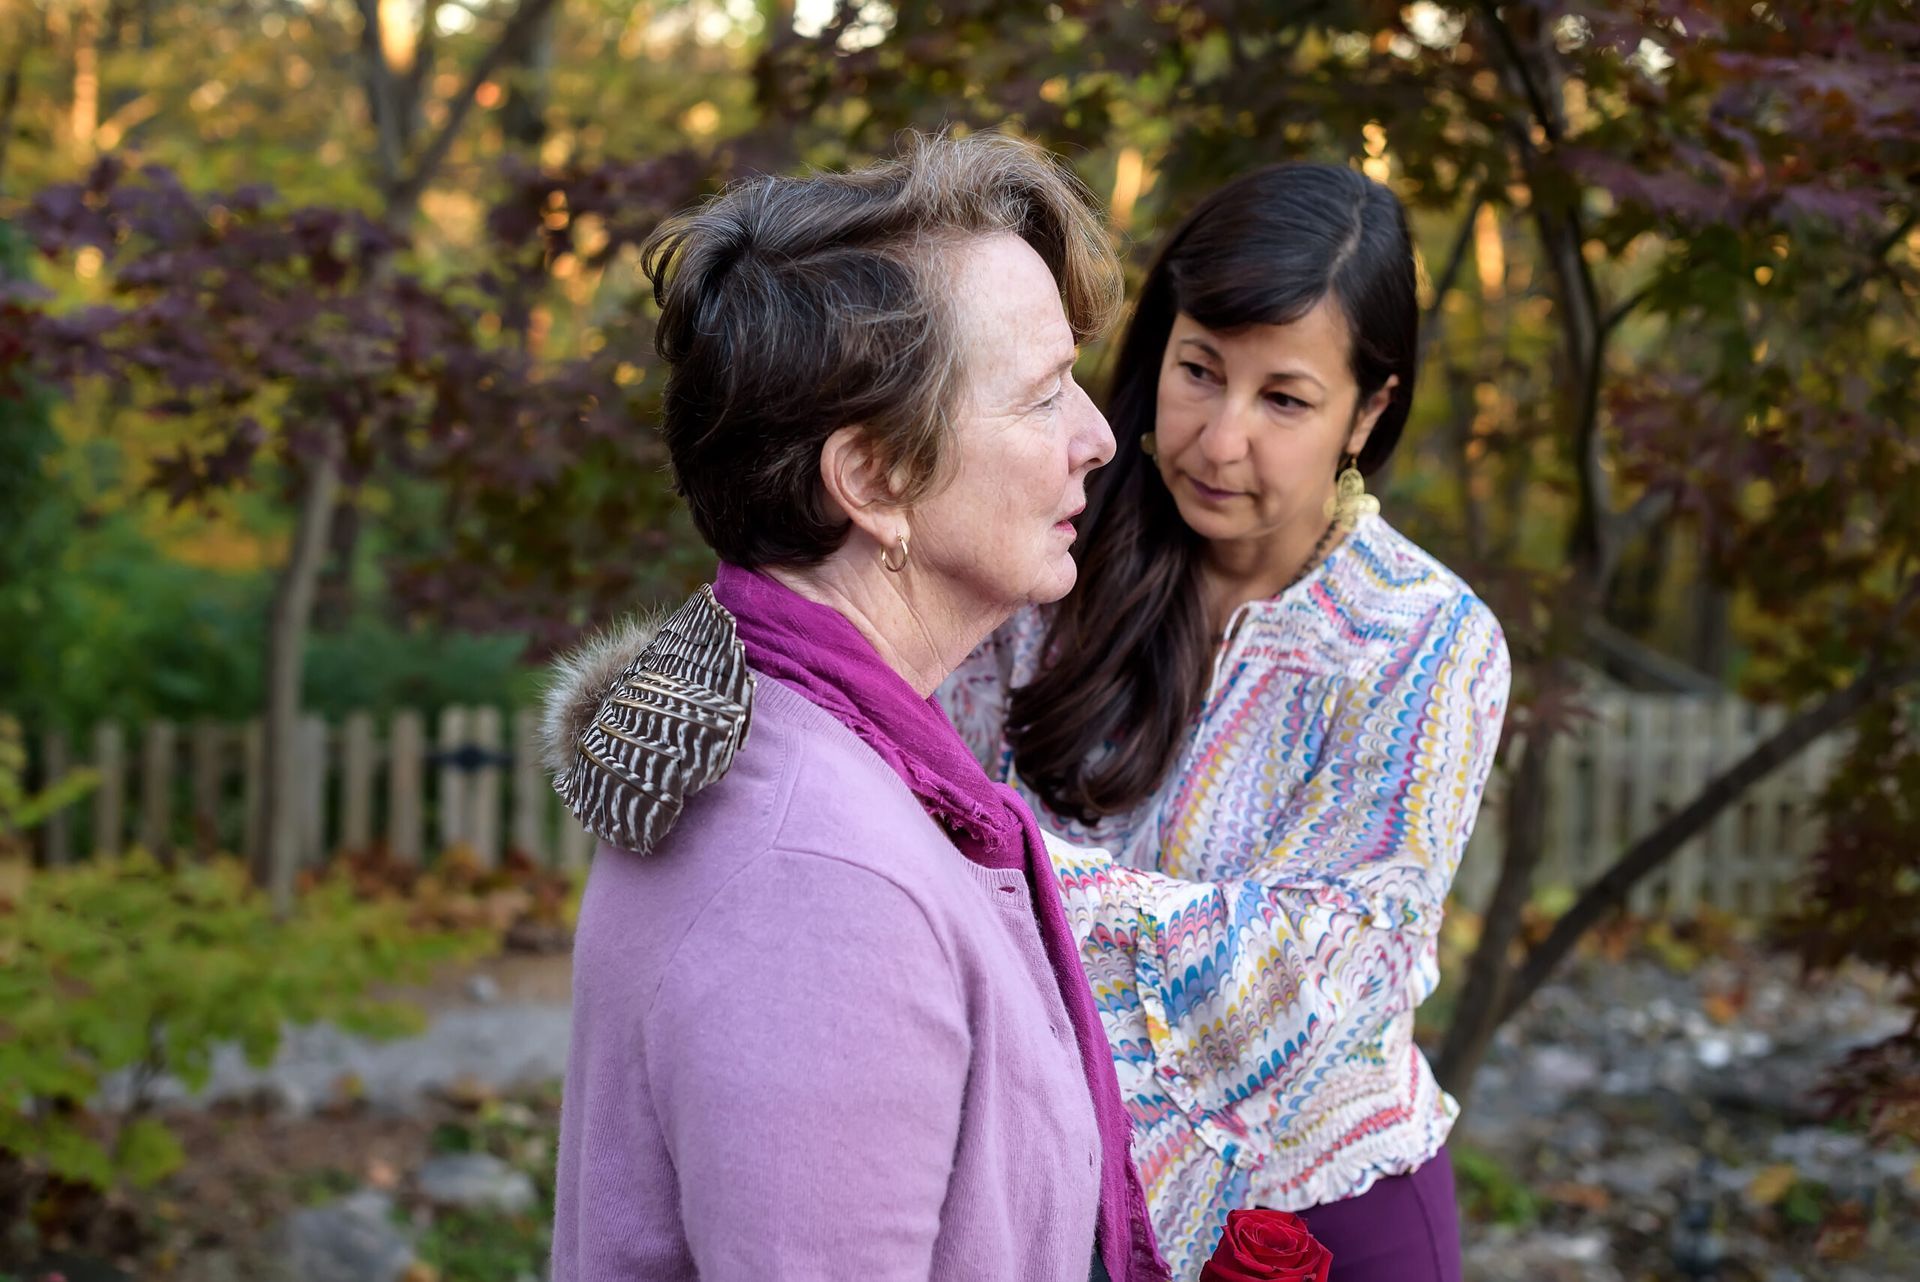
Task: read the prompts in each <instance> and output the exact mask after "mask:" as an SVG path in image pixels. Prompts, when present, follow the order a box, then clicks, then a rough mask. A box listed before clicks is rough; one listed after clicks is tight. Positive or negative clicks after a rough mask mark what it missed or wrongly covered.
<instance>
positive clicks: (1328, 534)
mask: <svg viewBox="0 0 1920 1282" xmlns="http://www.w3.org/2000/svg"><path fill="white" fill-rule="evenodd" d="M1338 524H1339V522H1338V521H1328V522H1327V528H1326V529H1324V530H1322V531H1320V541H1319V542H1317V543H1315V544H1314V545H1313V551H1311V552H1309V553H1307V559H1306V560H1304V561H1302V562H1301V563H1300V568H1299V569H1297V570H1295V571H1294V572H1293V577H1292V578H1291V579H1288V580H1287V586H1286V587H1284V588H1281V589H1280V592H1279V595H1281V596H1284V595H1286V594H1287V593H1288V592H1291V591H1292V590H1293V589H1294V588H1295V587H1296V586H1297V585H1298V584H1299V582H1300V580H1302V579H1304V578H1306V577H1307V574H1308V572H1309V571H1311V570H1312V569H1313V567H1314V566H1316V565H1318V564H1320V558H1321V557H1322V556H1324V555H1325V554H1326V551H1327V544H1328V543H1330V542H1331V541H1332V540H1333V527H1334V526H1336V525H1338Z"/></svg>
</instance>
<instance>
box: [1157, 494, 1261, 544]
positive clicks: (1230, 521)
mask: <svg viewBox="0 0 1920 1282" xmlns="http://www.w3.org/2000/svg"><path fill="white" fill-rule="evenodd" d="M1174 506H1175V507H1176V508H1178V509H1179V510H1180V519H1181V520H1182V521H1185V522H1186V523H1187V528H1188V529H1190V530H1192V531H1193V532H1194V533H1195V534H1198V535H1199V536H1200V537H1201V538H1203V539H1236V538H1243V537H1245V535H1246V530H1245V528H1244V527H1245V525H1246V522H1245V521H1242V520H1239V519H1237V518H1236V517H1234V516H1233V515H1231V514H1229V513H1226V512H1222V511H1220V510H1219V509H1217V508H1212V507H1202V506H1200V505H1198V504H1193V503H1185V502H1181V501H1180V500H1179V498H1177V497H1176V498H1175V500H1174Z"/></svg>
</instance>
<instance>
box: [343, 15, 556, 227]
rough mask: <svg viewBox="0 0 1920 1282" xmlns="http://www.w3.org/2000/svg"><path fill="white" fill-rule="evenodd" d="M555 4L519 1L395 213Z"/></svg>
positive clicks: (414, 195)
mask: <svg viewBox="0 0 1920 1282" xmlns="http://www.w3.org/2000/svg"><path fill="white" fill-rule="evenodd" d="M366 2H367V0H362V3H363V4H364V3H366ZM554 3H555V0H520V7H519V8H517V9H515V10H514V11H513V16H512V17H511V18H508V19H507V25H506V26H505V27H504V28H502V29H501V31H500V35H499V37H498V38H496V39H495V40H494V42H493V44H491V45H490V46H488V48H487V51H486V53H484V54H482V55H481V57H480V61H479V62H477V63H475V64H474V67H473V70H472V71H471V72H469V73H468V75H467V79H466V83H465V84H463V85H461V86H460V92H459V93H458V94H457V95H455V97H454V99H453V101H452V102H451V103H450V104H448V109H447V118H446V120H445V121H444V122H443V123H442V124H441V126H440V130H439V132H438V133H436V134H435V135H434V136H433V141H432V142H430V143H428V144H427V146H426V148H425V149H424V150H423V151H422V152H421V153H420V158H419V159H418V160H417V161H415V162H414V166H413V170H412V172H411V173H409V174H408V175H407V177H406V180H405V181H404V182H402V183H401V184H400V185H399V187H398V188H397V189H396V190H395V191H394V194H393V199H392V203H391V210H392V211H393V212H394V213H396V214H398V213H399V212H401V211H407V210H411V209H412V208H413V203H414V201H416V200H418V199H419V198H420V193H421V192H423V191H425V190H426V188H427V184H428V183H430V182H432V181H433V177H434V174H435V173H436V172H437V171H438V170H439V168H440V166H441V164H442V163H444V162H445V160H446V158H447V153H448V152H449V151H451V150H452V149H453V141H454V139H455V138H456V137H458V136H459V134H460V128H461V126H462V125H464V124H465V123H466V120H467V113H468V112H470V111H472V110H473V96H474V94H475V93H476V92H477V91H478V90H479V88H480V86H481V85H483V84H485V83H486V81H487V79H488V78H489V77H491V76H492V75H493V73H494V72H495V71H496V70H498V69H499V67H500V64H501V63H502V62H503V61H505V60H506V57H507V55H508V54H509V53H511V52H512V51H513V50H514V49H516V48H518V47H519V45H520V42H521V41H522V40H524V39H526V37H527V34H528V33H529V32H531V31H532V30H533V28H534V26H535V24H537V23H538V22H539V21H540V19H541V18H542V17H544V16H545V15H546V12H547V10H549V9H551V8H552V7H553V5H554Z"/></svg>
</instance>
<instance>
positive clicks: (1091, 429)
mask: <svg viewBox="0 0 1920 1282" xmlns="http://www.w3.org/2000/svg"><path fill="white" fill-rule="evenodd" d="M1073 391H1074V397H1073V399H1074V402H1075V408H1077V409H1078V410H1079V411H1080V415H1079V421H1078V422H1076V423H1075V424H1074V433H1073V441H1074V456H1073V465H1074V467H1075V468H1082V467H1086V468H1095V467H1105V466H1106V465H1107V464H1108V463H1110V462H1112V461H1113V455H1114V450H1115V446H1114V442H1113V426H1112V425H1111V424H1109V423H1108V422H1107V416H1106V415H1105V414H1102V413H1101V412H1100V407H1099V406H1097V405H1095V404H1094V403H1093V398H1092V397H1091V396H1088V395H1087V394H1086V392H1085V391H1083V390H1081V388H1079V387H1078V386H1075V387H1074V389H1073Z"/></svg>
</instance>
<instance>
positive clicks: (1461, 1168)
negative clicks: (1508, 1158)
mask: <svg viewBox="0 0 1920 1282" xmlns="http://www.w3.org/2000/svg"><path fill="white" fill-rule="evenodd" d="M1447 1152H1448V1154H1449V1155H1450V1156H1451V1157H1452V1159H1453V1173H1454V1177H1455V1178H1456V1179H1457V1180H1458V1181H1459V1184H1460V1205H1461V1207H1462V1209H1464V1210H1465V1211H1466V1213H1467V1214H1468V1215H1469V1216H1471V1217H1472V1218H1474V1219H1476V1220H1480V1221H1483V1222H1486V1221H1491V1222H1492V1223H1495V1224H1510V1225H1514V1226H1516V1227H1520V1226H1525V1225H1528V1224H1532V1223H1533V1222H1534V1221H1535V1220H1538V1219H1539V1218H1540V1199H1538V1198H1537V1197H1535V1196H1534V1195H1533V1192H1532V1191H1531V1190H1530V1189H1528V1188H1527V1186H1526V1185H1525V1184H1524V1183H1522V1182H1521V1181H1520V1180H1518V1179H1516V1178H1515V1177H1514V1175H1513V1173H1512V1172H1511V1171H1509V1170H1508V1169H1507V1168H1506V1167H1505V1166H1504V1165H1502V1164H1501V1162H1500V1160H1499V1159H1498V1158H1496V1157H1494V1156H1493V1155H1492V1154H1490V1153H1487V1152H1484V1151H1483V1150H1481V1149H1477V1148H1474V1147H1473V1146H1472V1145H1470V1144H1462V1143H1453V1144H1449V1145H1448V1146H1447Z"/></svg>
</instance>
